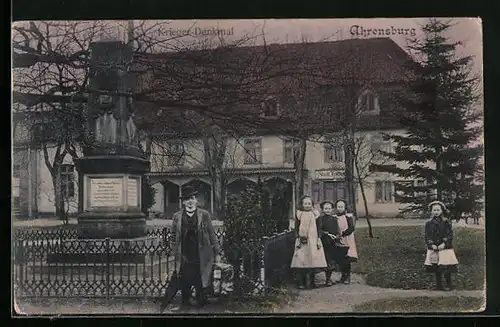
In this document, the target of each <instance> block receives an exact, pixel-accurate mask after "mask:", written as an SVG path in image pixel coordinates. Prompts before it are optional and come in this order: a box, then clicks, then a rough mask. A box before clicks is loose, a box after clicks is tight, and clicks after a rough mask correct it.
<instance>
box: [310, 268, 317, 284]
mask: <svg viewBox="0 0 500 327" xmlns="http://www.w3.org/2000/svg"><path fill="white" fill-rule="evenodd" d="M309 287H310V288H316V274H315V273H314V272H313V271H311V272H310V273H309Z"/></svg>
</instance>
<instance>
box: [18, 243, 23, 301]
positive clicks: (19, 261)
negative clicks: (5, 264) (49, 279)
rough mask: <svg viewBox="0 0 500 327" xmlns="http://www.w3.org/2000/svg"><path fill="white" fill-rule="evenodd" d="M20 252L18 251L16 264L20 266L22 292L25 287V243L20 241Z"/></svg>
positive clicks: (20, 287)
mask: <svg viewBox="0 0 500 327" xmlns="http://www.w3.org/2000/svg"><path fill="white" fill-rule="evenodd" d="M17 248H18V251H16V252H17V253H16V262H17V264H18V266H19V291H22V289H23V287H24V285H23V281H24V241H23V240H19V241H18V245H17Z"/></svg>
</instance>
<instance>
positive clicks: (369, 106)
mask: <svg viewBox="0 0 500 327" xmlns="http://www.w3.org/2000/svg"><path fill="white" fill-rule="evenodd" d="M377 102H378V100H377V96H376V95H375V94H374V93H373V92H365V93H363V94H362V95H361V97H360V99H359V105H360V109H361V110H362V111H363V112H376V111H377Z"/></svg>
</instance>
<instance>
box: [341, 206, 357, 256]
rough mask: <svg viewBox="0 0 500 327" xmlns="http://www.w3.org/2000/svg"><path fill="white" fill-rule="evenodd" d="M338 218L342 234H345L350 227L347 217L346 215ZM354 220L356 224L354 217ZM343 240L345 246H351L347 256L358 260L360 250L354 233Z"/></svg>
mask: <svg viewBox="0 0 500 327" xmlns="http://www.w3.org/2000/svg"><path fill="white" fill-rule="evenodd" d="M350 217H352V216H350ZM337 218H338V220H337V221H338V224H339V229H340V233H343V232H344V231H345V230H346V229H347V227H348V224H347V216H346V215H343V216H337ZM352 219H353V224H354V217H352ZM342 240H343V241H344V243H345V244H347V245H348V246H349V250H348V251H347V256H348V257H350V258H354V259H358V250H357V248H356V240H355V239H354V232H352V233H351V235H348V236H344V237H342Z"/></svg>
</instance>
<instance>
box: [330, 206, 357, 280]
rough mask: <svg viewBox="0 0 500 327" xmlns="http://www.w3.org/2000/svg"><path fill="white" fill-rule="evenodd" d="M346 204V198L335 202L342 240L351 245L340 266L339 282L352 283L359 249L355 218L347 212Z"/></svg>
mask: <svg viewBox="0 0 500 327" xmlns="http://www.w3.org/2000/svg"><path fill="white" fill-rule="evenodd" d="M346 206H347V205H346V202H345V201H344V200H337V202H335V209H336V211H337V221H338V224H339V230H340V235H341V236H342V241H343V242H344V243H345V244H346V245H347V246H348V247H349V250H348V251H347V256H346V258H345V261H344V263H343V264H342V265H341V267H340V272H341V277H340V279H339V280H338V281H337V283H343V284H350V283H351V263H352V262H356V261H358V250H357V248H356V241H355V239H354V229H355V222H354V219H355V218H354V216H353V215H352V214H349V213H347V211H346Z"/></svg>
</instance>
